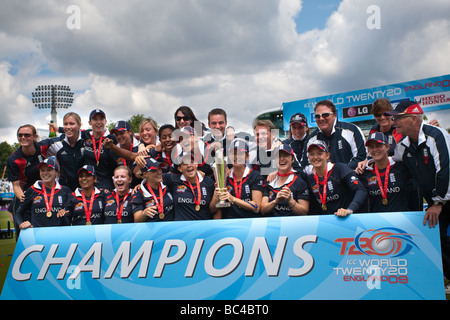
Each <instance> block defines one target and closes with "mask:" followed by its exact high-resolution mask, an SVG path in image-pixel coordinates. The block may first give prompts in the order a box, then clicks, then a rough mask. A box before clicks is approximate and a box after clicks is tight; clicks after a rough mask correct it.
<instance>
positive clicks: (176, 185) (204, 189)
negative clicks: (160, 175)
mask: <svg viewBox="0 0 450 320" xmlns="http://www.w3.org/2000/svg"><path fill="white" fill-rule="evenodd" d="M197 177H198V179H199V183H200V199H199V200H200V210H199V211H196V210H195V207H196V204H195V199H198V193H197V188H196V184H193V185H192V187H193V188H194V192H195V196H194V194H193V193H192V190H191V188H190V186H189V183H188V182H187V181H186V178H185V177H184V175H176V174H173V173H166V174H164V183H165V184H166V185H167V187H168V188H169V189H170V191H171V192H172V195H173V200H174V204H175V220H207V219H212V218H213V215H212V214H211V212H210V211H209V204H210V202H211V200H212V197H213V196H214V189H215V186H214V180H212V179H210V178H208V177H206V176H205V177H202V176H201V174H200V173H198V172H197Z"/></svg>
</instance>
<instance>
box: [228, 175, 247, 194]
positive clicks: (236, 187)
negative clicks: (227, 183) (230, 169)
mask: <svg viewBox="0 0 450 320" xmlns="http://www.w3.org/2000/svg"><path fill="white" fill-rule="evenodd" d="M247 178H248V175H247V176H246V177H245V178H243V179H241V181H240V182H239V184H238V183H237V180H236V177H235V176H234V175H233V179H231V178H230V180H231V181H232V183H233V186H234V194H235V195H236V197H237V198H238V199H241V194H242V185H243V184H244V183H245V181H247Z"/></svg>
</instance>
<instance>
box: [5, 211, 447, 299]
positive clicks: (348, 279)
mask: <svg viewBox="0 0 450 320" xmlns="http://www.w3.org/2000/svg"><path fill="white" fill-rule="evenodd" d="M422 220H423V212H409V213H383V214H353V215H350V216H349V217H347V218H338V217H336V216H333V215H327V216H304V217H282V218H275V217H274V218H255V219H236V220H234V219H233V220H232V219H230V220H208V221H189V222H160V223H136V224H119V225H98V226H73V227H54V228H35V229H27V230H25V231H22V232H21V234H20V239H19V241H18V243H17V246H16V249H15V253H14V257H13V260H12V262H11V266H10V270H9V273H8V276H7V279H6V281H5V285H4V288H3V292H2V299H19V300H27V299H40V300H43V299H83V300H92V299H102V300H103V299H155V300H200V299H207V300H237V299H243V300H255V299H262V300H281V299H282V300H293V299H388V300H391V299H445V294H444V286H443V275H442V263H441V254H440V241H439V230H438V227H436V228H429V227H428V226H423V224H422Z"/></svg>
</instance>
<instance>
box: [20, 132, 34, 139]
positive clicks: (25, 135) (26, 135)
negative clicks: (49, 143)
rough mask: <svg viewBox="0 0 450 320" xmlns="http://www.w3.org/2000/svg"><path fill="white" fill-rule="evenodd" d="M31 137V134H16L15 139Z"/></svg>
mask: <svg viewBox="0 0 450 320" xmlns="http://www.w3.org/2000/svg"><path fill="white" fill-rule="evenodd" d="M32 136H33V135H32V134H31V133H18V134H17V137H18V138H22V137H25V138H31V137H32Z"/></svg>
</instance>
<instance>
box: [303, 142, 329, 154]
mask: <svg viewBox="0 0 450 320" xmlns="http://www.w3.org/2000/svg"><path fill="white" fill-rule="evenodd" d="M312 147H318V148H319V149H320V150H322V151H325V152H329V151H328V146H327V144H326V143H325V142H324V141H322V140H313V141H310V142H309V143H308V148H307V149H306V150H307V151H308V152H309V150H310V149H311V148H312Z"/></svg>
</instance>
